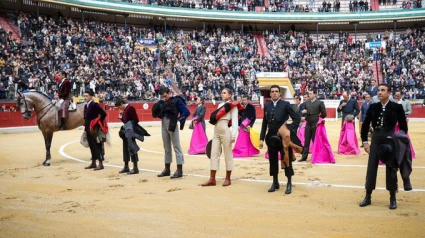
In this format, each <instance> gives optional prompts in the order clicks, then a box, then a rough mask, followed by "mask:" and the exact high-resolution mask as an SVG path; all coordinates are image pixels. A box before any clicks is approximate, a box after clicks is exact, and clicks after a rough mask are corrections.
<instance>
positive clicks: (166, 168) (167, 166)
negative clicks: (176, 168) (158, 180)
mask: <svg viewBox="0 0 425 238" xmlns="http://www.w3.org/2000/svg"><path fill="white" fill-rule="evenodd" d="M157 176H158V177H165V176H170V164H165V168H164V170H163V171H162V172H161V173H160V174H158V175H157Z"/></svg>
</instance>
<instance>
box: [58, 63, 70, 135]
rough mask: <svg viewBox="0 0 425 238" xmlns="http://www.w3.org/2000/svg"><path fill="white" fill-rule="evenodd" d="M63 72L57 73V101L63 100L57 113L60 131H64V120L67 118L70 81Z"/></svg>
mask: <svg viewBox="0 0 425 238" xmlns="http://www.w3.org/2000/svg"><path fill="white" fill-rule="evenodd" d="M66 77H67V74H66V72H65V71H62V72H60V73H59V79H60V80H61V81H60V83H59V88H58V96H59V99H63V102H62V104H61V107H60V109H59V111H58V115H59V118H61V125H60V130H66V119H67V118H68V108H69V102H70V100H71V80H69V79H67V78H66Z"/></svg>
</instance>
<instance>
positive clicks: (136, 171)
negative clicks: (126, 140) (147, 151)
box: [127, 162, 139, 174]
mask: <svg viewBox="0 0 425 238" xmlns="http://www.w3.org/2000/svg"><path fill="white" fill-rule="evenodd" d="M138 173H139V168H137V162H133V169H132V170H131V171H130V172H128V173H127V174H138Z"/></svg>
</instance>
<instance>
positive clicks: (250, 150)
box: [232, 126, 260, 158]
mask: <svg viewBox="0 0 425 238" xmlns="http://www.w3.org/2000/svg"><path fill="white" fill-rule="evenodd" d="M232 152H233V157H235V158H244V157H251V156H254V155H258V154H259V153H260V150H258V149H257V148H255V147H254V145H253V144H252V142H251V138H250V135H249V132H246V131H244V130H243V126H241V127H240V128H239V135H238V139H237V140H236V143H235V148H233V151H232Z"/></svg>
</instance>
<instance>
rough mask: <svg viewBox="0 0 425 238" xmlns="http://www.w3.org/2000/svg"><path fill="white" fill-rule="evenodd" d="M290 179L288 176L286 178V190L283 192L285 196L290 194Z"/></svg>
mask: <svg viewBox="0 0 425 238" xmlns="http://www.w3.org/2000/svg"><path fill="white" fill-rule="evenodd" d="M291 180H292V177H291V176H289V177H288V182H287V183H286V190H285V194H291V193H292V181H291Z"/></svg>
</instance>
